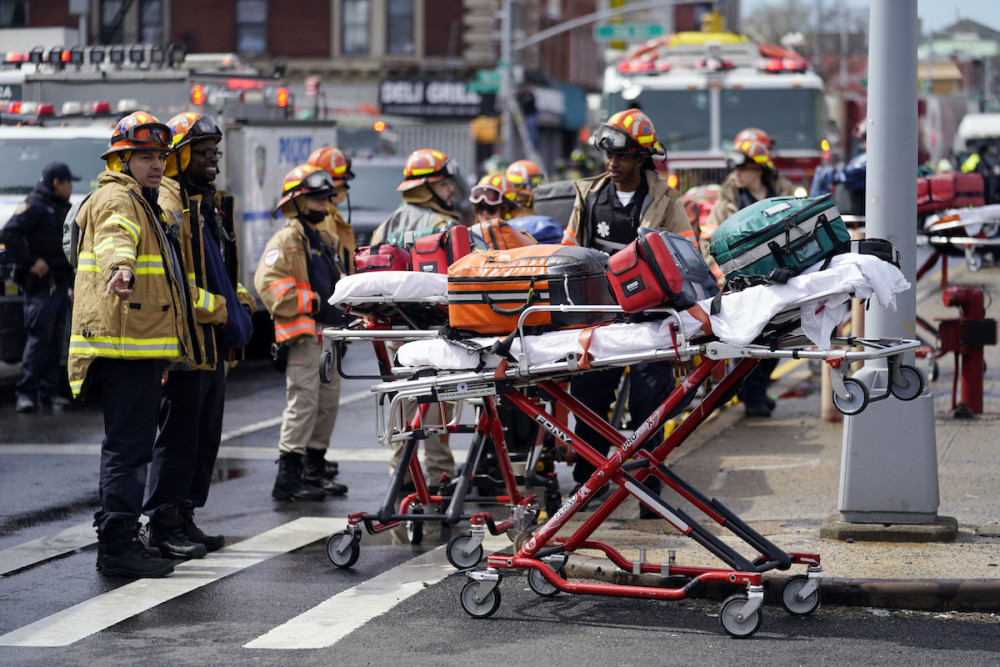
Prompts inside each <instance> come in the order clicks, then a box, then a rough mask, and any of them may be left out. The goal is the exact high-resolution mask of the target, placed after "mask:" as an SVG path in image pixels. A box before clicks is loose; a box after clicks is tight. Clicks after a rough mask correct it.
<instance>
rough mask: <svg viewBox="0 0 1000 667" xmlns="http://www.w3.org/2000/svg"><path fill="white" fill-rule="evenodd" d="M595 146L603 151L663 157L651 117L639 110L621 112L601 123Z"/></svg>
mask: <svg viewBox="0 0 1000 667" xmlns="http://www.w3.org/2000/svg"><path fill="white" fill-rule="evenodd" d="M594 145H595V146H596V147H597V148H599V149H601V150H602V151H612V152H615V153H642V154H643V155H663V154H664V153H665V151H664V150H663V146H662V145H661V144H660V142H659V141H657V139H656V130H655V129H654V128H653V121H651V120H650V119H649V116H647V115H646V114H644V113H643V112H641V111H639V110H638V109H626V110H625V111H619V112H618V113H616V114H614V115H613V116H611V118H609V119H608V120H607V122H605V123H601V125H600V127H598V128H597V132H596V133H595V134H594Z"/></svg>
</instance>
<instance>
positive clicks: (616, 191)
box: [563, 109, 692, 518]
mask: <svg viewBox="0 0 1000 667" xmlns="http://www.w3.org/2000/svg"><path fill="white" fill-rule="evenodd" d="M594 143H595V145H596V146H597V148H599V149H601V150H603V151H604V165H605V169H606V171H605V173H603V174H601V175H599V176H592V177H590V178H583V179H580V180H578V181H576V182H575V183H574V188H575V190H576V201H575V202H574V204H573V213H572V214H571V216H570V220H569V224H568V225H567V227H566V232H565V234H564V235H563V243H564V244H566V245H581V246H586V247H590V248H596V249H597V250H601V251H603V252H605V253H608V254H609V255H610V254H613V253H615V252H617V251H618V250H621V249H622V248H624V247H625V246H627V245H628V244H629V243H631V242H632V241H634V240H635V239H636V237H637V236H638V229H639V227H646V228H649V229H651V230H654V231H669V232H675V233H678V234H684V235H687V236H690V235H692V230H691V223H690V222H689V221H688V216H687V212H686V211H685V210H684V206H683V205H682V204H681V201H680V192H678V191H677V190H675V189H674V188H671V187H670V186H668V185H667V184H666V183H665V182H664V181H663V179H662V178H660V177H659V176H658V175H657V173H656V171H655V169H654V166H653V156H655V155H663V154H664V150H663V147H662V146H661V145H660V142H659V141H657V139H656V130H655V129H654V127H653V123H652V121H651V120H650V119H649V117H648V116H646V115H645V114H644V113H642V112H641V111H639V110H638V109H627V110H625V111H620V112H618V113H616V114H614V115H613V116H611V118H609V119H608V120H607V122H605V123H602V124H601V126H600V127H599V128H598V130H597V133H596V134H595V141H594ZM629 372H630V376H631V389H630V391H629V413H630V414H631V416H632V418H633V419H634V420H638V419H645V418H646V417H647V416H648V415H650V414H651V413H652V412H653V410H654V409H655V408H656V406H657V405H659V404H660V402H662V400H663V399H664V398H666V396H667V395H668V394H669V393H670V391H671V390H672V389H673V386H674V379H673V365H672V364H671V362H662V361H661V362H652V363H646V364H636V365H634V366H632V367H631V369H630V371H629ZM621 374H622V369H621V368H610V369H606V370H601V371H593V372H590V373H583V374H581V375H577V376H575V377H574V378H573V380H572V384H571V390H572V392H573V395H574V396H576V397H577V398H578V399H580V401H582V402H583V403H584V404H585V405H586V406H587V407H589V408H590V409H592V410H594V411H595V412H597V414H600V415H606V414H608V413H609V411H610V408H611V404H612V402H613V401H614V400H615V389H616V387H617V386H618V383H619V379H620V377H621ZM616 426H617V425H616ZM577 432H578V433H579V435H580V436H581V437H582V438H583V439H584V440H585V441H586V442H587V443H589V444H590V445H592V446H593V447H594V448H595V449H596V450H597V451H599V452H601V453H602V454H605V455H607V453H608V451H609V450H610V448H611V443H610V442H608V441H607V440H606V439H604V438H603V437H601V436H600V435H599V434H598V433H597V431H596V430H594V429H593V428H591V427H589V426H587V425H585V424H579V425H578V431H577ZM655 444H656V443H655V442H652V441H651V442H650V443H649V445H650V446H654V445H655ZM594 471H595V468H594V466H592V465H591V464H590V463H589V462H587V461H585V460H583V459H578V460H577V461H576V463H575V464H574V466H573V479H574V480H575V481H576V482H577V485H580V484H582V483H583V482H585V481H587V480H588V479H589V478H590V477H591V475H593V474H594ZM645 485H646V487H647V488H648V489H650V490H651V491H653V492H654V493H657V494H658V493H659V491H660V484H659V480H657V479H656V478H655V477H653V476H649V477H647V478H646V480H645ZM605 488H607V487H605ZM655 516H657V515H656V514H654V513H652V512H651V510H649V509H648V508H647V507H646V506H645V505H643V504H640V510H639V517H640V518H653V517H655Z"/></svg>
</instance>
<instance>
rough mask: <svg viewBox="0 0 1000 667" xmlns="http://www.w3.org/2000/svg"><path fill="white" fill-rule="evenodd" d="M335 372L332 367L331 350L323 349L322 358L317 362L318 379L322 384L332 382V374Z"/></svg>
mask: <svg viewBox="0 0 1000 667" xmlns="http://www.w3.org/2000/svg"><path fill="white" fill-rule="evenodd" d="M335 372H336V370H335V369H334V367H333V352H331V351H330V350H325V351H324V352H323V359H322V360H320V362H319V379H320V380H322V381H323V383H324V384H330V383H331V382H333V374H334V373H335Z"/></svg>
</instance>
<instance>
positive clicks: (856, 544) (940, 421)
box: [567, 258, 1000, 611]
mask: <svg viewBox="0 0 1000 667" xmlns="http://www.w3.org/2000/svg"><path fill="white" fill-rule="evenodd" d="M937 269H940V265H938V267H937ZM948 270H949V285H956V284H967V285H984V286H985V289H986V292H987V309H986V316H987V317H993V318H1000V314H998V307H1000V306H997V305H992V306H991V304H990V301H989V294H997V295H1000V268H993V267H987V268H984V269H983V270H982V271H979V272H976V273H972V272H970V271H968V269H967V267H966V266H965V263H964V262H962V261H960V260H957V259H955V258H950V259H949V264H948ZM919 288H920V289H918V296H917V299H918V300H917V312H918V314H919V315H920V316H922V317H923V318H924V319H925V320H928V321H931V322H933V321H934V320H935V319H937V318H957V317H958V314H959V311H958V309H957V308H946V307H945V306H944V305H943V303H942V300H941V289H940V278H939V277H935V276H928V277H927V279H926V280H925V281H924V282H923V283H922V284H921V285H920V286H919ZM985 349H986V367H987V372H986V378H985V380H984V411H983V414H982V415H979V416H978V417H976V418H975V419H973V420H958V419H955V418H953V417H952V413H951V390H952V379H953V377H954V370H955V369H954V361H953V359H952V355H950V354H949V355H948V356H946V357H941V358H940V359H938V360H937V361H938V366H939V370H940V375H939V378H938V380H937V381H936V382H933V383H931V384H930V390H931V391H932V392H933V394H934V405H935V430H936V444H937V451H938V486H939V496H940V505H939V508H938V516H939V519H941V518H943V517H952V518H954V519H955V520H956V521H957V524H958V535H957V537H956V539H955V540H954V541H953V542H924V541H921V542H917V541H892V540H895V539H899V538H900V537H902V538H903V539H908V538H907V536H906V535H903V536H899V535H893V534H892V533H891V531H890V529H885V530H884V531H882V533H881V534H880V531H879V528H880V526H878V525H875V526H872V525H869V524H858V525H859V528H863V529H865V531H867V532H872V533H874V534H872V535H865V534H864V533H863V532H862V531H860V530H859V534H860V536H859V537H857V538H855V539H853V540H840V539H826V538H823V537H821V527H822V525H823V523H824V521H828V520H830V519H834V520H839V518H840V517H839V514H838V513H837V503H838V493H839V485H840V460H841V450H842V439H843V425H842V423H829V422H824V421H822V420H821V419H820V399H819V382H820V381H819V376H818V375H817V376H813V375H812V373H811V372H810V371H809V368H808V364H806V363H800V364H798V366H797V367H795V368H794V369H793V370H791V371H790V372H787V371H788V369H789V367H787V366H784V365H782V366H779V370H778V372H779V373H780V372H782V370H785V371H786V374H785V375H784V376H783V377H781V378H780V379H779V380H778V381H777V382H775V384H774V385H773V386H772V393H774V394H776V395H779V394H781V395H783V396H782V397H781V398H780V399H779V401H778V406H777V408H776V410H775V412H774V414H773V415H772V417H771V418H770V419H748V418H746V417H744V414H743V408H742V406H740V405H737V406H735V407H730V408H728V409H727V410H725V411H723V412H722V413H721V414H719V415H717V417H716V418H715V419H713V420H712V421H711V422H710V423H708V424H705V425H703V426H702V427H701V428H699V429H697V430H696V431H695V432H694V433H693V434H692V437H691V438H689V439H688V440H687V441H686V442H685V443H684V444H683V445H682V446H681V447H680V448H679V449H678V450H677V451H676V452H675V453H674V454H673V455H672V456H671V457H670V458H668V460H667V461H668V463H669V464H670V465H671V467H672V469H673V470H674V471H675V472H676V473H678V474H679V475H680V476H681V477H682V478H683V479H685V480H687V481H688V482H689V483H691V484H692V485H693V486H694V487H695V488H697V489H699V490H700V491H701V492H703V493H705V494H706V495H708V496H710V497H717V498H718V499H719V500H720V501H721V502H723V503H724V504H725V505H726V506H727V507H729V508H730V509H732V510H733V511H735V512H736V513H737V514H738V515H739V516H740V517H741V518H742V519H743V520H744V521H746V522H747V523H748V524H749V525H750V526H751V527H753V528H754V529H755V530H757V531H758V532H760V533H762V534H763V535H764V536H765V537H767V538H768V539H770V540H771V541H773V542H774V543H775V544H777V545H778V546H779V547H780V548H782V549H784V550H786V551H792V552H812V553H819V554H820V555H821V557H822V565H823V574H824V579H823V584H822V589H821V599H822V601H823V603H824V604H827V605H830V604H842V605H863V606H876V607H889V608H900V609H912V610H928V611H1000V493H998V485H997V476H998V473H1000V429H998V427H1000V380H998V379H997V377H998V374H997V371H996V369H1000V347H998V346H992V347H987V348H985ZM793 363H794V362H793ZM918 365H919V366H920V367H921V368H922V369H924V370H926V365H924V364H922V363H918ZM806 390H808V391H806ZM803 393H805V394H806V395H805V396H804V397H795V395H797V394H803ZM892 400H895V399H892ZM902 464H903V462H901V465H902ZM663 497H664V499H665V500H667V502H668V503H670V504H672V505H675V506H676V505H678V500H677V496H676V495H675V494H673V493H672V492H669V491H666V492H664V496H663ZM680 507H681V508H682V509H688V506H687V505H686V504H685V503H683V502H681V503H680ZM689 513H690V514H691V515H692V516H693V517H694V518H695V519H696V520H699V521H700V520H701V519H702V518H703V515H702V514H701V513H700V512H697V510H694V509H691V511H690V512H689ZM637 514H638V504H637V501H635V500H631V499H630V500H628V501H626V503H625V504H623V506H622V507H621V508H619V510H618V511H617V512H616V513H615V514H614V515H612V517H611V519H610V520H609V521H607V522H605V524H604V525H602V526H601V528H600V529H599V530H598V532H597V533H596V534H595V539H606V540H607V541H608V542H609V543H610V544H612V545H613V546H615V547H616V548H620V549H621V550H622V551H623V553H625V554H626V556H628V557H630V558H633V559H635V558H637V557H638V555H639V552H638V549H639V548H645V549H646V560H647V561H649V562H654V563H666V562H667V560H668V556H669V551H670V550H673V551H674V552H675V554H676V562H677V563H681V564H685V565H703V566H709V567H716V566H720V565H721V561H719V560H717V559H716V558H715V557H714V556H712V555H711V554H710V553H709V552H708V551H706V550H705V549H704V548H702V547H701V546H699V545H697V544H695V543H694V542H693V541H692V540H690V539H688V538H686V537H683V536H681V535H679V534H678V533H677V532H676V531H675V530H674V529H673V528H672V527H670V526H669V525H667V524H666V523H665V522H663V521H660V520H645V521H640V520H636V519H634V518H633V517H635V516H637ZM584 516H586V515H584ZM706 521H708V520H707V519H706ZM707 525H709V526H711V527H712V528H713V529H714V528H717V526H716V524H714V523H713V522H711V521H708V524H707ZM716 533H717V534H718V535H719V536H720V537H722V538H723V539H724V540H725V541H726V542H727V543H730V544H732V545H733V546H734V547H736V548H737V549H738V550H739V551H740V553H742V554H744V555H747V556H750V557H751V559H752V558H753V557H754V556H755V554H752V553H749V551H750V550H749V548H748V547H747V545H746V544H745V543H743V542H741V541H740V540H738V539H735V538H731V535H730V533H729V532H728V531H726V530H723V529H721V528H719V529H718V530H717V531H716ZM588 553H589V552H581V553H578V554H577V555H574V556H573V557H572V558H571V560H570V562H569V563H568V567H567V569H568V572H569V575H570V576H571V577H573V576H577V577H591V578H597V579H604V580H608V581H611V580H614V581H619V582H623V581H634V577H633V575H631V573H623V572H620V571H618V572H610V571H609V569H612V570H613V569H614V568H613V566H612V567H610V568H609V562H608V561H607V560H606V559H605V558H603V557H602V558H591V557H590V556H588V555H587V554H588ZM593 555H594V556H597V555H598V554H597V553H596V552H594V553H593ZM804 571H805V568H804V567H802V566H793V568H792V569H791V570H790V571H788V572H773V573H769V574H767V575H766V576H765V582H766V584H767V587H766V588H767V591H768V597H769V599H776V598H775V597H774V596H775V595H776V594H777V592H778V591H779V590H780V584H781V583H782V581H783V580H784V578H785V577H787V576H788V575H791V574H800V573H804ZM642 576H643V581H644V583H646V584H647V585H657V580H659V582H660V584H663V583H664V580H663V578H662V577H657V576H656V575H642ZM710 593H711V591H710Z"/></svg>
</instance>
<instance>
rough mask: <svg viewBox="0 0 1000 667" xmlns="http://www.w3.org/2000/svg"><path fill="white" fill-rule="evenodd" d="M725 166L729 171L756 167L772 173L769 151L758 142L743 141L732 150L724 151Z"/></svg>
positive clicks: (772, 163) (772, 165)
mask: <svg viewBox="0 0 1000 667" xmlns="http://www.w3.org/2000/svg"><path fill="white" fill-rule="evenodd" d="M726 164H727V165H728V166H729V168H730V169H737V168H739V167H758V168H760V169H767V170H770V171H774V162H773V161H772V160H771V151H769V150H768V149H767V146H765V145H764V144H762V143H760V142H759V141H750V140H747V141H744V142H743V143H741V144H740V145H739V146H736V147H735V148H733V149H732V150H729V151H726Z"/></svg>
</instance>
